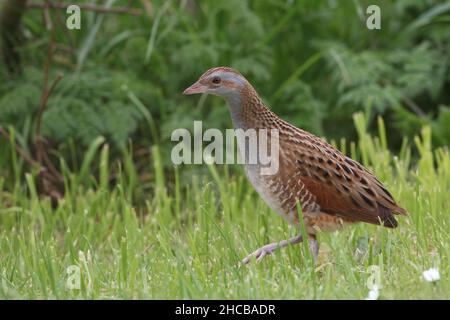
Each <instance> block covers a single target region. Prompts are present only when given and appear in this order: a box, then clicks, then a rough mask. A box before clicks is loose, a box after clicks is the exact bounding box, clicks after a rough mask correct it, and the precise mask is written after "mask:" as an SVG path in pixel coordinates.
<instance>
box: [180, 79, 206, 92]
mask: <svg viewBox="0 0 450 320" xmlns="http://www.w3.org/2000/svg"><path fill="white" fill-rule="evenodd" d="M206 89H207V87H206V86H204V85H202V84H201V83H199V82H195V83H194V84H193V85H192V86H190V87H189V88H187V89H186V90H184V91H183V94H196V93H204V92H206Z"/></svg>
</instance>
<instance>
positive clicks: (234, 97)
mask: <svg viewBox="0 0 450 320" xmlns="http://www.w3.org/2000/svg"><path fill="white" fill-rule="evenodd" d="M225 99H226V100H227V102H228V109H229V110H230V114H231V120H233V126H234V128H235V129H246V128H245V125H244V122H243V121H242V101H241V96H240V94H238V93H235V94H231V95H229V96H227V97H225Z"/></svg>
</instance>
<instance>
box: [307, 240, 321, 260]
mask: <svg viewBox="0 0 450 320" xmlns="http://www.w3.org/2000/svg"><path fill="white" fill-rule="evenodd" d="M308 243H309V250H311V253H312V255H313V258H314V262H317V257H318V255H319V243H318V242H317V239H316V236H315V235H312V234H310V235H309V236H308Z"/></svg>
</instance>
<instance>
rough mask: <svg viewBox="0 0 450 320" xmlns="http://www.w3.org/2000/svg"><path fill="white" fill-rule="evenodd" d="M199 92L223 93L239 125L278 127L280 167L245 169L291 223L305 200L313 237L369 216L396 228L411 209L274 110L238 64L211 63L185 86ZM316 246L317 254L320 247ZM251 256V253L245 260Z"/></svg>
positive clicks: (258, 253)
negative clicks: (272, 171)
mask: <svg viewBox="0 0 450 320" xmlns="http://www.w3.org/2000/svg"><path fill="white" fill-rule="evenodd" d="M219 78H220V81H219V83H213V79H214V81H216V82H217V81H218V80H217V79H219ZM192 88H193V89H192ZM200 92H208V93H213V94H216V95H220V96H222V97H224V98H225V99H226V100H227V101H228V103H229V108H230V112H231V116H232V119H233V124H234V126H235V128H242V129H250V128H252V129H255V130H256V131H258V130H260V129H278V130H279V146H280V149H279V150H280V156H279V171H278V173H277V174H275V175H270V176H263V175H261V174H260V171H259V170H258V169H259V166H258V165H246V173H247V176H248V178H249V180H250V182H251V183H252V185H253V186H254V187H255V189H256V191H257V192H258V193H259V194H260V196H261V197H262V198H263V199H264V200H265V202H266V203H267V204H268V205H269V206H270V207H271V208H272V209H273V210H274V211H276V212H277V213H278V214H280V215H281V216H283V217H284V218H285V219H286V220H287V221H289V222H290V223H293V224H298V213H297V210H296V204H297V202H298V201H299V202H300V204H301V207H302V212H303V216H304V221H305V226H306V228H307V232H308V234H309V235H310V240H312V241H313V242H315V234H316V232H317V231H319V230H321V231H333V230H336V229H339V228H341V227H342V226H343V225H345V224H348V223H354V222H367V223H372V224H381V225H384V226H385V227H389V228H395V227H396V226H397V221H396V219H395V218H394V214H406V213H407V212H406V210H405V209H403V208H401V207H400V206H398V205H397V203H396V202H395V200H394V198H393V197H392V195H391V194H390V193H389V191H388V190H387V189H386V188H385V187H384V186H383V184H382V183H381V182H380V181H379V180H378V179H377V178H376V177H375V176H374V175H373V174H372V173H371V172H370V171H369V170H367V169H366V168H364V167H363V166H362V165H361V164H359V163H358V162H357V161H354V160H352V159H350V158H349V157H347V156H345V155H344V154H342V153H341V152H340V151H339V150H337V149H335V148H334V147H332V146H331V145H329V144H328V143H327V142H325V141H324V140H323V139H321V138H318V137H316V136H314V135H313V134H311V133H308V132H306V131H304V130H302V129H299V128H296V127H294V126H293V125H291V124H289V123H287V122H286V121H284V120H282V119H280V118H279V117H278V116H277V115H276V114H275V113H273V112H272V111H271V110H269V109H268V108H267V107H266V105H265V104H264V103H263V102H262V100H261V99H260V97H259V96H258V94H257V92H256V91H255V89H254V88H253V87H252V86H251V84H250V83H249V82H248V81H247V80H245V78H244V77H243V76H242V75H241V74H240V73H239V72H237V71H236V70H234V69H231V68H227V67H219V68H213V69H210V70H208V71H207V72H205V73H204V74H203V75H202V76H201V77H200V79H199V80H198V81H197V82H196V83H195V84H194V85H192V86H191V87H190V88H188V89H186V91H185V93H187V94H189V93H200ZM300 241H301V237H300V238H299V237H296V239H294V238H293V239H291V241H290V242H289V241H288V242H286V243H284V242H283V243H273V244H271V245H268V246H265V247H263V248H262V249H260V250H257V251H255V252H254V253H253V254H252V256H255V257H257V258H262V257H263V256H264V255H265V254H268V253H271V252H272V251H273V250H274V249H276V248H278V247H283V246H285V245H287V244H289V243H298V242H300ZM313 244H314V243H313ZM316 247H317V245H316ZM264 248H266V249H264ZM313 251H314V253H315V255H317V248H313ZM248 261H249V259H248V258H247V259H246V260H245V261H244V262H248Z"/></svg>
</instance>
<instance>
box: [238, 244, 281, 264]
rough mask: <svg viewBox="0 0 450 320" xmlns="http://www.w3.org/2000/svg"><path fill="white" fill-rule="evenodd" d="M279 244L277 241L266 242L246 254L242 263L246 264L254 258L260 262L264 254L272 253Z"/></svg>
mask: <svg viewBox="0 0 450 320" xmlns="http://www.w3.org/2000/svg"><path fill="white" fill-rule="evenodd" d="M279 247H280V246H279V244H278V242H274V243H271V244H267V245H265V246H264V247H261V248H259V249H258V250H255V251H253V252H252V253H250V254H249V255H248V256H246V257H245V258H244V259H243V260H242V263H243V264H247V263H249V262H250V260H251V259H253V258H254V259H256V262H260V261H261V260H262V259H263V258H264V257H265V256H267V255H269V254H272V252H274V251H275V250H276V249H278V248H279Z"/></svg>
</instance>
